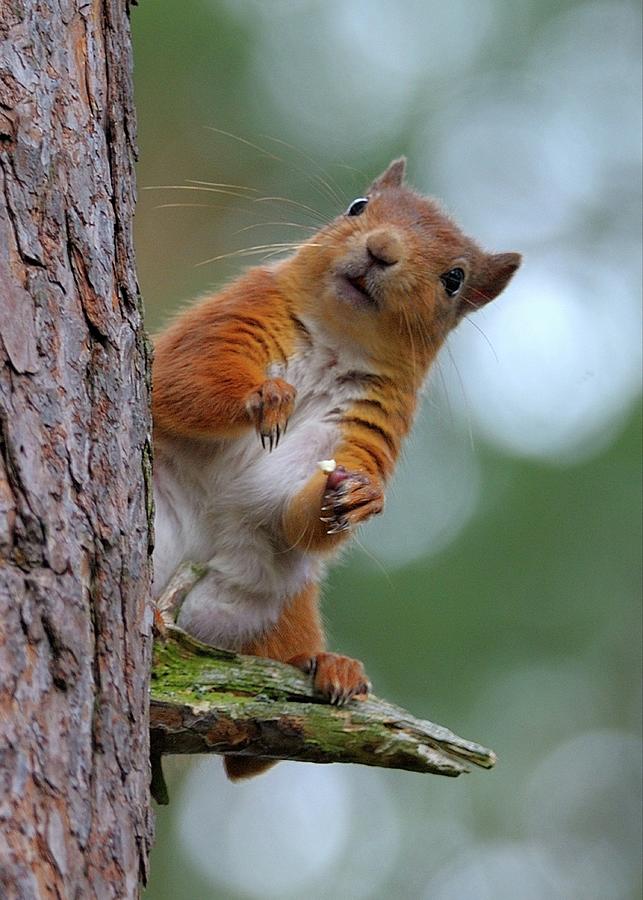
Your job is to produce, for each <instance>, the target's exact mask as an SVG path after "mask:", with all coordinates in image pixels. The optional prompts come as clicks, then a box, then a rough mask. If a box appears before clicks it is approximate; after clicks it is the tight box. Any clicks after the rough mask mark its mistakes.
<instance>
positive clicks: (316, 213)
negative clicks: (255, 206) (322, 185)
mask: <svg viewBox="0 0 643 900" xmlns="http://www.w3.org/2000/svg"><path fill="white" fill-rule="evenodd" d="M276 201H278V202H280V203H289V204H290V205H291V206H297V207H298V208H299V209H303V210H306V212H309V213H312V215H314V216H315V218H316V219H317V220H318V221H320V222H321V223H322V224H323V225H326V224H327V219H326V218H325V217H324V216H323V215H322V214H321V213H320V212H319V210H318V209H313V207H312V206H307V205H306V204H305V203H300V202H299V200H290V199H289V198H288V197H253V198H252V202H253V203H266V202H273V203H274V202H276Z"/></svg>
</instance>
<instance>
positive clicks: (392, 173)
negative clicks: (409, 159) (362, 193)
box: [368, 156, 406, 193]
mask: <svg viewBox="0 0 643 900" xmlns="http://www.w3.org/2000/svg"><path fill="white" fill-rule="evenodd" d="M405 171H406V157H405V156H400V158H399V159H394V160H393V162H392V163H391V164H390V166H389V167H388V169H386V171H384V172H382V174H381V175H379V176H378V177H377V178H376V179H375V181H374V182H373V183H372V184H371V186H370V188H369V189H368V190H369V193H370V192H371V191H377V190H381V189H382V188H390V187H400V186H401V185H402V182H403V181H404V173H405Z"/></svg>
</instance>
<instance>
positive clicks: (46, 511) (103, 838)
mask: <svg viewBox="0 0 643 900" xmlns="http://www.w3.org/2000/svg"><path fill="white" fill-rule="evenodd" d="M0 23H1V24H0V896H2V897H3V898H5V897H6V898H13V897H20V898H31V897H34V898H35V897H38V898H41V897H49V896H52V897H61V898H76V897H83V898H84V897H100V898H105V897H119V898H123V897H132V896H136V895H137V893H138V886H139V883H140V881H141V880H142V879H143V878H144V873H145V871H146V866H147V854H148V848H149V844H150V840H151V817H150V811H149V800H148V784H149V747H148V709H147V703H148V694H147V691H148V669H149V655H150V650H151V641H150V625H151V623H150V621H149V615H148V610H147V607H146V598H147V596H148V590H149V577H150V571H149V552H148V550H149V547H148V544H149V541H148V522H149V515H150V511H149V496H148V495H149V491H148V485H149V428H150V422H149V414H148V397H147V390H148V380H147V379H148V374H147V372H148V366H147V362H148V361H147V355H148V354H147V347H146V344H145V339H144V335H143V331H142V323H141V307H140V302H139V298H138V291H137V284H136V277H135V273H134V266H133V255H132V242H131V226H132V212H133V204H134V180H133V158H134V153H135V146H134V144H135V122H134V115H133V108H132V88H131V49H130V36H129V21H128V8H127V4H126V2H124V0H122V2H119V0H96V2H92V3H88V2H80V0H0Z"/></svg>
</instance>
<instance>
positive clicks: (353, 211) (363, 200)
mask: <svg viewBox="0 0 643 900" xmlns="http://www.w3.org/2000/svg"><path fill="white" fill-rule="evenodd" d="M367 203H368V197H358V198H357V200H353V202H352V203H351V205H350V206H349V207H348V209H347V210H346V215H347V216H360V215H361V214H362V213H363V212H364V210H365V209H366V204H367Z"/></svg>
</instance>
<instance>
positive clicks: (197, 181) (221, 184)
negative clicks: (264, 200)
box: [185, 178, 261, 194]
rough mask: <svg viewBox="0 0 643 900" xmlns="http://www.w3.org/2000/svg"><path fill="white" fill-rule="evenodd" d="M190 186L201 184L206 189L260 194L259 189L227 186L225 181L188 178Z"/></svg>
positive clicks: (233, 185) (237, 185)
mask: <svg viewBox="0 0 643 900" xmlns="http://www.w3.org/2000/svg"><path fill="white" fill-rule="evenodd" d="M185 180H186V181H187V183H188V184H200V185H204V186H206V187H216V188H236V189H237V190H239V191H249V192H251V193H253V194H260V193H261V191H260V190H259V188H253V187H249V186H248V185H246V184H226V183H225V182H224V181H201V179H200V178H186V179H185Z"/></svg>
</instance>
